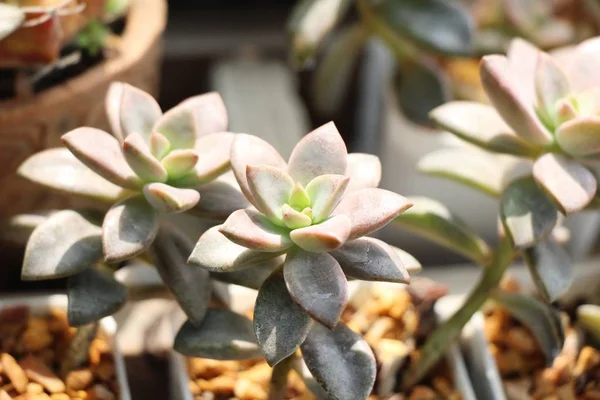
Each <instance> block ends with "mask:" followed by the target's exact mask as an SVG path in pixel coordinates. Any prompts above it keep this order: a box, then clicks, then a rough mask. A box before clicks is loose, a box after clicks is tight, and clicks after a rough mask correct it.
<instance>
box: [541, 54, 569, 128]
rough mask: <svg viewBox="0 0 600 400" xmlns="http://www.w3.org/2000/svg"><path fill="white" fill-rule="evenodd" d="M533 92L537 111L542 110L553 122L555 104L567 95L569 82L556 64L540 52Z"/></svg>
mask: <svg viewBox="0 0 600 400" xmlns="http://www.w3.org/2000/svg"><path fill="white" fill-rule="evenodd" d="M535 91H536V97H537V105H538V107H539V109H540V110H543V111H544V113H545V114H546V115H547V116H548V117H549V118H550V120H551V121H553V120H555V108H556V103H557V102H558V101H559V100H560V99H562V98H564V97H566V96H567V95H568V94H569V91H570V89H569V80H568V79H567V75H566V74H565V72H564V71H563V70H562V68H561V67H560V66H559V65H558V63H557V62H556V61H555V60H554V59H553V58H552V57H551V56H549V55H548V54H546V53H542V52H540V53H539V56H538V62H537V68H536V73H535ZM553 122H554V121H553Z"/></svg>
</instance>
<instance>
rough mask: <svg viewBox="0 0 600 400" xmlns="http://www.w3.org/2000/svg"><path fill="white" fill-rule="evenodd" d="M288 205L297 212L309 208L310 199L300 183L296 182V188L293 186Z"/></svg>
mask: <svg viewBox="0 0 600 400" xmlns="http://www.w3.org/2000/svg"><path fill="white" fill-rule="evenodd" d="M288 204H289V205H290V207H293V208H295V209H297V210H303V209H305V208H306V207H310V197H308V193H306V190H305V189H304V187H303V186H302V185H301V184H300V182H296V186H294V190H293V191H292V194H290V198H289V200H288Z"/></svg>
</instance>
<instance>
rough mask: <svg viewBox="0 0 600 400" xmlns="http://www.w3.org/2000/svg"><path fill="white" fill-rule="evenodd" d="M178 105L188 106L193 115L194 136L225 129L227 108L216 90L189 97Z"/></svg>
mask: <svg viewBox="0 0 600 400" xmlns="http://www.w3.org/2000/svg"><path fill="white" fill-rule="evenodd" d="M178 107H184V108H188V109H189V110H191V111H192V114H193V116H194V126H195V131H196V137H200V136H204V135H208V134H210V133H215V132H224V131H226V130H227V109H226V108H225V103H223V99H222V98H221V95H219V93H217V92H210V93H205V94H201V95H199V96H194V97H190V98H189V99H187V100H184V101H183V102H181V103H180V104H179V105H178Z"/></svg>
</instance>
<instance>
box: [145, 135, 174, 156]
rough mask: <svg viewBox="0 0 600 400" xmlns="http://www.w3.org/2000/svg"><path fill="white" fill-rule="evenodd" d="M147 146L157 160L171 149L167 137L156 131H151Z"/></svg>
mask: <svg viewBox="0 0 600 400" xmlns="http://www.w3.org/2000/svg"><path fill="white" fill-rule="evenodd" d="M149 146H150V152H151V153H152V155H154V157H156V158H157V159H158V160H162V159H163V157H164V156H166V155H167V153H169V151H170V150H171V142H169V139H167V138H166V137H165V135H163V134H161V133H158V132H152V134H151V135H150V141H149Z"/></svg>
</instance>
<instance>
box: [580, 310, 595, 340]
mask: <svg viewBox="0 0 600 400" xmlns="http://www.w3.org/2000/svg"><path fill="white" fill-rule="evenodd" d="M577 322H579V323H580V324H581V326H582V327H583V328H584V329H585V330H586V331H588V332H589V333H590V334H592V335H593V336H594V339H595V340H596V341H598V342H600V306H597V305H594V304H584V305H581V306H579V307H577Z"/></svg>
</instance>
